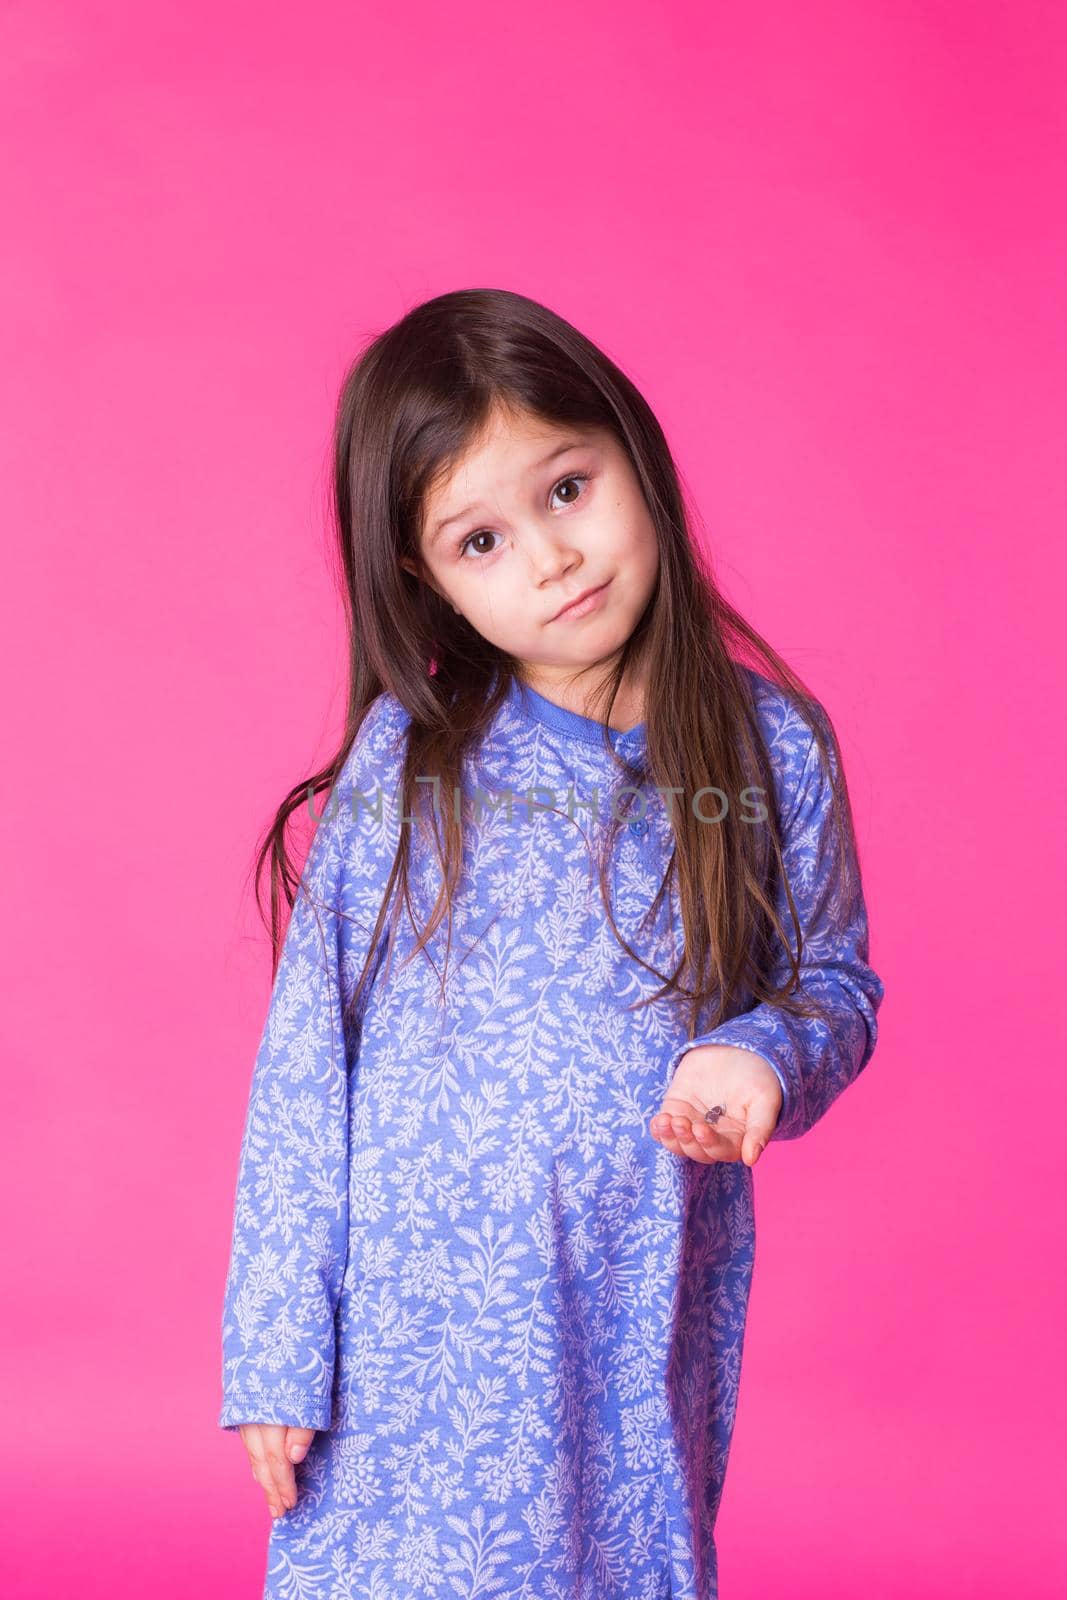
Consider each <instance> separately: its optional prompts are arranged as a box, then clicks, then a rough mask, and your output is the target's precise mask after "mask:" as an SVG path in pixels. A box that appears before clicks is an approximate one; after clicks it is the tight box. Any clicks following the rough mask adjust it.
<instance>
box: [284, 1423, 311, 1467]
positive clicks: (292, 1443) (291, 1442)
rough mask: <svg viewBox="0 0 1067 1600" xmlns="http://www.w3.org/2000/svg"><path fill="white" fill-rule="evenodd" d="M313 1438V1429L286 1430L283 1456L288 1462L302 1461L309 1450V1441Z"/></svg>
mask: <svg viewBox="0 0 1067 1600" xmlns="http://www.w3.org/2000/svg"><path fill="white" fill-rule="evenodd" d="M314 1437H315V1430H314V1428H287V1429H286V1430H285V1454H286V1456H287V1457H288V1458H289V1460H290V1461H303V1459H304V1457H305V1456H306V1455H307V1453H308V1451H309V1449H310V1448H311V1441H312V1439H313V1438H314Z"/></svg>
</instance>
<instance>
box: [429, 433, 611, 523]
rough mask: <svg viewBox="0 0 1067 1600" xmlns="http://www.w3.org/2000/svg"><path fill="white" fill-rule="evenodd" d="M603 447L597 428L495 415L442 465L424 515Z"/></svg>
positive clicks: (602, 435)
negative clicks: (586, 450)
mask: <svg viewBox="0 0 1067 1600" xmlns="http://www.w3.org/2000/svg"><path fill="white" fill-rule="evenodd" d="M604 442H605V433H604V430H603V429H600V428H591V427H583V426H579V425H578V424H576V423H553V422H546V421H545V420H544V419H543V418H541V417H532V416H530V415H529V414H528V413H521V414H518V415H516V414H513V413H507V414H501V413H495V414H494V415H493V417H492V418H491V419H490V421H489V422H488V423H487V424H486V426H485V427H484V428H483V429H482V431H481V432H480V433H479V434H478V435H477V436H476V437H475V438H473V439H472V440H471V441H470V443H469V444H468V446H467V447H466V449H465V450H463V451H462V452H461V454H460V455H459V456H458V457H457V458H456V459H455V460H454V461H451V462H449V463H447V464H446V465H444V466H442V468H441V469H440V471H439V472H438V474H437V476H436V477H435V479H434V480H433V482H432V484H431V485H430V486H429V488H428V489H427V492H426V509H427V514H428V515H432V516H447V515H448V514H449V512H450V511H451V510H453V509H458V508H459V506H460V505H461V504H463V505H465V504H467V503H468V502H469V500H470V499H471V497H472V496H479V495H482V494H494V493H496V492H498V491H500V490H503V489H506V488H507V486H508V484H509V483H511V482H515V483H519V482H521V481H522V480H523V478H524V477H526V476H527V475H528V474H529V473H530V472H533V471H536V470H538V469H539V468H541V467H543V466H550V465H551V464H552V462H553V461H555V460H556V459H557V458H562V457H563V456H564V455H565V454H566V453H567V451H568V450H571V449H582V448H584V447H587V446H590V445H601V444H603V443H604Z"/></svg>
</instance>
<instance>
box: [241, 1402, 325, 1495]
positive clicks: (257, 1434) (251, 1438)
mask: <svg viewBox="0 0 1067 1600" xmlns="http://www.w3.org/2000/svg"><path fill="white" fill-rule="evenodd" d="M240 1432H241V1438H242V1439H243V1440H244V1444H245V1449H246V1450H247V1451H248V1459H249V1460H250V1461H251V1463H252V1476H253V1478H255V1480H256V1482H257V1483H259V1484H262V1486H263V1489H264V1491H265V1493H266V1496H267V1504H268V1505H269V1507H270V1514H271V1516H272V1517H280V1516H283V1515H284V1514H285V1512H286V1511H291V1510H292V1509H293V1507H294V1506H295V1505H296V1474H295V1472H294V1471H293V1463H294V1461H303V1459H304V1457H305V1456H306V1455H307V1453H308V1447H309V1446H310V1444H311V1441H312V1439H313V1438H314V1437H315V1430H314V1428H288V1427H286V1426H285V1424H284V1423H280V1422H244V1423H242V1424H241V1430H240Z"/></svg>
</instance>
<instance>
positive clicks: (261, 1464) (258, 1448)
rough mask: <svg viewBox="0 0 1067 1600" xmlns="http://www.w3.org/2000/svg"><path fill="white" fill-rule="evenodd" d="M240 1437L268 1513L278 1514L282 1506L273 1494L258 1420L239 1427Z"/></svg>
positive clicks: (271, 1479)
mask: <svg viewBox="0 0 1067 1600" xmlns="http://www.w3.org/2000/svg"><path fill="white" fill-rule="evenodd" d="M241 1437H242V1439H243V1440H244V1442H245V1448H246V1450H247V1451H248V1459H249V1460H250V1461H251V1463H252V1476H253V1478H255V1480H256V1482H257V1483H258V1484H259V1486H260V1488H261V1489H262V1490H263V1492H264V1494H265V1495H266V1497H267V1505H268V1507H269V1508H270V1514H271V1516H272V1517H273V1516H279V1515H280V1514H281V1509H282V1508H281V1505H280V1504H279V1502H278V1500H277V1496H276V1494H275V1489H274V1476H273V1473H272V1472H271V1470H270V1467H269V1465H268V1463H267V1454H266V1449H265V1446H264V1440H263V1429H262V1428H261V1427H260V1425H259V1423H258V1422H249V1423H246V1424H245V1425H244V1426H243V1427H242V1429H241Z"/></svg>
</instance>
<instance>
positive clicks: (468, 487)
mask: <svg viewBox="0 0 1067 1600" xmlns="http://www.w3.org/2000/svg"><path fill="white" fill-rule="evenodd" d="M446 524H447V525H446ZM419 548H420V555H421V561H420V562H416V561H413V560H411V559H408V558H405V559H404V561H403V565H404V567H405V568H406V569H407V570H408V571H409V572H412V573H414V574H415V576H416V577H419V578H421V579H423V581H425V582H428V583H430V584H431V585H432V587H433V588H435V589H436V590H437V591H438V593H439V594H441V595H443V596H444V598H445V599H446V600H448V601H449V602H450V603H451V604H452V606H453V607H454V608H455V609H456V610H457V611H459V612H461V613H462V614H463V616H464V617H465V618H466V619H467V621H468V622H469V623H470V624H471V626H472V627H473V628H475V629H477V631H478V632H479V633H480V634H482V635H483V637H484V638H486V639H489V640H490V641H491V642H492V643H493V644H495V645H497V646H498V648H499V649H501V650H503V651H505V652H506V653H507V654H509V655H511V656H513V657H515V658H516V660H517V662H518V663H519V670H520V675H521V676H522V677H523V678H524V679H525V681H526V682H527V683H529V684H530V685H531V687H533V688H535V689H538V690H539V691H541V692H542V693H544V694H546V695H548V696H549V697H551V692H552V691H553V689H556V688H557V687H558V686H560V685H562V684H564V683H569V682H571V681H573V680H574V678H575V675H576V674H578V673H581V672H582V671H583V670H584V669H586V668H589V667H592V666H595V665H601V664H604V665H606V664H607V663H608V662H609V661H610V660H611V658H612V657H613V656H614V655H615V654H616V653H617V652H618V651H619V650H620V649H621V647H622V646H623V645H624V644H625V642H626V640H627V639H628V638H629V636H630V634H631V633H632V632H633V629H634V627H635V626H636V624H637V622H638V621H639V619H640V617H641V614H642V612H643V611H644V609H645V607H646V605H647V604H648V601H649V599H650V598H651V595H652V592H653V589H654V588H655V583H656V575H657V572H658V570H659V548H658V545H657V543H656V533H655V529H654V528H653V526H652V521H651V518H650V516H649V513H648V508H647V506H646V505H645V500H644V496H643V495H642V493H641V487H640V484H639V483H638V481H637V477H636V474H635V473H634V470H633V467H632V466H631V464H630V459H629V457H628V455H627V454H626V452H625V450H624V449H623V448H622V446H621V445H620V444H619V443H618V442H617V440H616V439H615V437H614V435H613V434H611V433H609V432H608V431H607V430H602V429H587V428H582V429H578V428H573V427H562V428H561V427H559V426H557V425H555V424H548V423H545V422H543V421H542V420H541V419H540V418H535V417H532V416H530V415H529V414H527V413H523V414H522V415H521V416H520V417H516V416H515V415H514V414H513V413H507V414H504V413H503V412H501V411H497V412H495V413H494V415H493V417H492V421H491V425H490V427H489V429H488V431H487V433H486V434H485V435H484V436H483V438H482V440H481V442H480V443H478V444H477V445H476V446H475V447H474V448H472V449H471V450H470V451H468V452H467V454H466V455H465V456H464V457H463V458H462V459H461V461H460V462H459V463H458V465H457V466H456V468H455V470H454V471H453V472H452V474H451V476H450V477H449V478H448V479H447V481H445V482H442V483H441V484H439V485H438V486H437V488H436V489H435V490H434V491H433V492H432V493H431V494H430V496H429V497H428V499H427V503H426V506H425V508H424V513H423V526H422V534H421V538H420V544H419ZM589 590H595V591H597V592H596V593H595V594H593V595H591V596H590V597H589V600H588V601H587V602H586V603H584V604H583V605H581V606H574V605H572V602H574V601H576V600H578V599H579V598H580V597H581V596H584V595H585V594H586V593H587V591H589ZM568 608H569V609H568Z"/></svg>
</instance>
